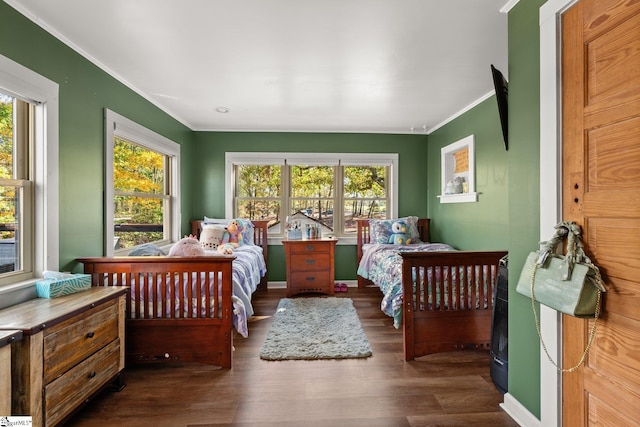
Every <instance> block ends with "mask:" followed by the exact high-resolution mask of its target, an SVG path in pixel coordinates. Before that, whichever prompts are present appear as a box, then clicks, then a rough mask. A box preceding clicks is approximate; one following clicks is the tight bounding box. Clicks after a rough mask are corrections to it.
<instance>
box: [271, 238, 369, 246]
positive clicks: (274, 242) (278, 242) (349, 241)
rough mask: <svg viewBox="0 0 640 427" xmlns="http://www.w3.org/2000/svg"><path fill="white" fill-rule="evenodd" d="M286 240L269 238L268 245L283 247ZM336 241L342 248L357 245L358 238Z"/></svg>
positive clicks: (338, 239)
mask: <svg viewBox="0 0 640 427" xmlns="http://www.w3.org/2000/svg"><path fill="white" fill-rule="evenodd" d="M325 237H329V236H325ZM284 239H285V237H284V236H278V237H269V238H268V243H269V245H272V246H282V241H283V240H284ZM335 239H336V240H337V241H338V242H337V243H336V245H338V246H342V245H355V244H357V240H358V239H357V237H355V236H354V237H335ZM309 241H310V242H312V241H313V240H309Z"/></svg>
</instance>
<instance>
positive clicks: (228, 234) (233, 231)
mask: <svg viewBox="0 0 640 427" xmlns="http://www.w3.org/2000/svg"><path fill="white" fill-rule="evenodd" d="M243 231H244V222H242V220H241V219H232V220H231V222H229V224H228V225H227V231H225V233H224V235H223V236H222V242H220V246H218V251H219V252H220V253H223V254H231V253H233V250H234V249H235V248H237V247H238V246H242V245H243V244H244V240H243V238H242V232H243Z"/></svg>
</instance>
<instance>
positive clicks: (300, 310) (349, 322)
mask: <svg viewBox="0 0 640 427" xmlns="http://www.w3.org/2000/svg"><path fill="white" fill-rule="evenodd" d="M371 354H372V353H371V347H370V346H369V340H368V339H367V336H366V335H365V333H364V331H363V330H362V325H360V319H358V313H357V312H356V309H355V307H354V306H353V302H352V301H351V299H349V298H335V297H327V298H296V299H292V298H283V299H281V300H280V302H279V303H278V308H277V310H276V314H275V316H274V318H273V322H272V324H271V327H270V328H269V331H268V332H267V337H266V338H265V340H264V344H263V345H262V349H261V350H260V358H261V359H265V360H295V359H305V360H314V359H353V358H364V357H369V356H371Z"/></svg>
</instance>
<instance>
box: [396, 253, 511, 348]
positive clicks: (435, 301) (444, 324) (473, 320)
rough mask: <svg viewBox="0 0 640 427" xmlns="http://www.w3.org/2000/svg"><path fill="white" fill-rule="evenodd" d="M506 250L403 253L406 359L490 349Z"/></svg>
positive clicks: (403, 314) (403, 316)
mask: <svg viewBox="0 0 640 427" xmlns="http://www.w3.org/2000/svg"><path fill="white" fill-rule="evenodd" d="M506 254H507V252H506V251H451V252H448V251H447V252H405V253H402V254H401V255H402V258H403V264H402V282H403V283H402V286H403V307H404V309H403V313H402V318H403V335H404V352H405V360H413V359H414V358H416V357H420V356H424V355H427V354H431V353H439V352H447V351H454V350H464V349H486V350H488V349H489V345H490V342H491V318H492V314H493V296H494V293H495V289H496V285H497V282H498V266H499V262H500V259H501V258H502V257H504V256H505V255H506Z"/></svg>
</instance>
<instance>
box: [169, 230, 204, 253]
mask: <svg viewBox="0 0 640 427" xmlns="http://www.w3.org/2000/svg"><path fill="white" fill-rule="evenodd" d="M204 255H205V252H204V249H202V246H200V242H199V241H198V239H196V237H195V236H194V235H192V234H190V235H188V236H184V238H182V239H180V240H179V241H178V242H177V243H176V244H175V245H173V246H171V249H170V250H169V256H204Z"/></svg>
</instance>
